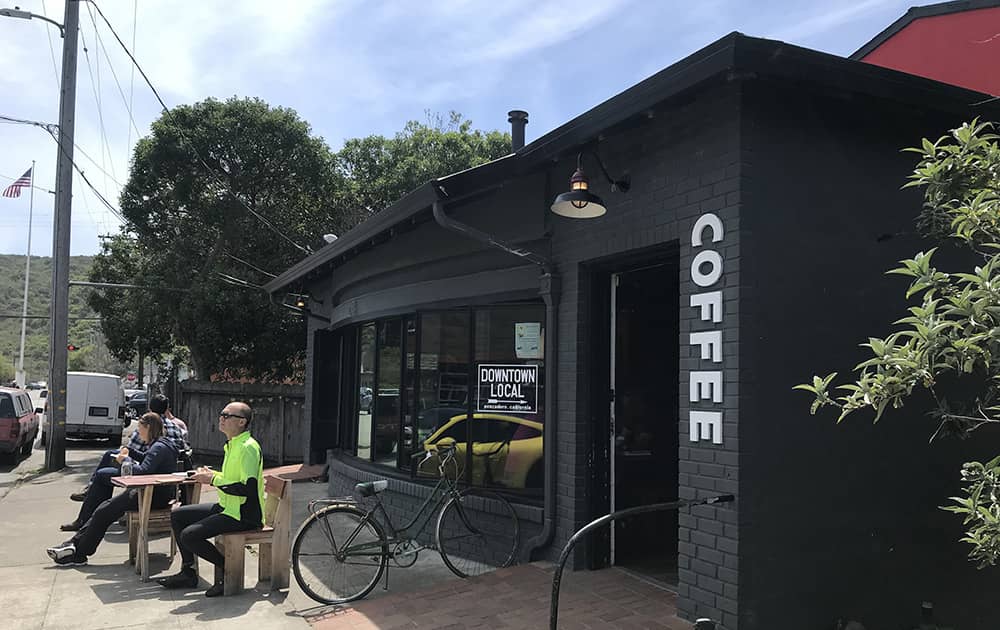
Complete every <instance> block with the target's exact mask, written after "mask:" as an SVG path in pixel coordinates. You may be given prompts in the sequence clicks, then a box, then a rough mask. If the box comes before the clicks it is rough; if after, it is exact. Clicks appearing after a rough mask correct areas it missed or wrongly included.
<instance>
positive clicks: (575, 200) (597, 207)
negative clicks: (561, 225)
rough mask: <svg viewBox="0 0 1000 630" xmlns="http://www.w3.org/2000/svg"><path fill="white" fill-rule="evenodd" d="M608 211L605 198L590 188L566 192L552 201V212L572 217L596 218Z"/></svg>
mask: <svg viewBox="0 0 1000 630" xmlns="http://www.w3.org/2000/svg"><path fill="white" fill-rule="evenodd" d="M607 211H608V208H607V206H605V205H604V200H603V199H601V198H600V197H598V196H597V195H595V194H594V193H592V192H590V191H589V190H571V191H569V192H564V193H563V194H561V195H559V196H558V197H556V200H555V201H553V202H552V212H554V213H556V214H558V215H559V216H562V217H568V218H570V219H594V218H597V217H599V216H602V215H604V213H606V212H607Z"/></svg>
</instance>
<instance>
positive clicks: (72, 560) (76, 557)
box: [56, 551, 87, 567]
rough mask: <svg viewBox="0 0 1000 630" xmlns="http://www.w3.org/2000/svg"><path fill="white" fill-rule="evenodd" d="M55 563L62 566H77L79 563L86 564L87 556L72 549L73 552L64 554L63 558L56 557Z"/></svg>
mask: <svg viewBox="0 0 1000 630" xmlns="http://www.w3.org/2000/svg"><path fill="white" fill-rule="evenodd" d="M56 564H58V565H61V566H64V567H71V566H77V565H81V564H87V556H85V555H83V554H82V553H76V552H75V551H74V552H73V553H71V554H70V555H68V556H66V557H64V558H57V559H56Z"/></svg>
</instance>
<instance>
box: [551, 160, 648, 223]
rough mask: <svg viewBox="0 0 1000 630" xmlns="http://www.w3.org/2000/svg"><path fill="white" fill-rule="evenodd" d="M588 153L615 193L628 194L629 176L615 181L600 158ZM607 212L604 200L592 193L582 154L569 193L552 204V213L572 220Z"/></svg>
mask: <svg viewBox="0 0 1000 630" xmlns="http://www.w3.org/2000/svg"><path fill="white" fill-rule="evenodd" d="M588 153H589V154H590V155H591V156H593V158H594V160H596V161H597V165H598V166H599V167H600V168H601V173H603V174H604V177H605V179H607V180H608V183H609V184H611V190H612V191H613V192H628V189H629V188H630V187H631V180H630V179H629V176H628V175H627V174H626V175H624V176H622V178H621V179H614V178H613V177H611V174H610V173H608V169H607V168H605V167H604V162H602V161H601V158H600V156H599V155H597V153H594V152H593V151H588ZM607 211H608V207H607V206H606V205H605V204H604V200H603V199H601V198H600V197H598V196H597V195H595V194H594V193H592V192H590V179H588V178H587V175H586V173H584V172H583V153H580V154H578V155H577V156H576V171H575V172H574V173H573V176H572V177H570V179H569V191H568V192H564V193H562V194H561V195H559V196H558V197H556V199H555V201H553V202H552V212H554V213H556V214H558V215H559V216H563V217H569V218H571V219H593V218H595V217H599V216H602V215H603V214H604V213H606V212H607Z"/></svg>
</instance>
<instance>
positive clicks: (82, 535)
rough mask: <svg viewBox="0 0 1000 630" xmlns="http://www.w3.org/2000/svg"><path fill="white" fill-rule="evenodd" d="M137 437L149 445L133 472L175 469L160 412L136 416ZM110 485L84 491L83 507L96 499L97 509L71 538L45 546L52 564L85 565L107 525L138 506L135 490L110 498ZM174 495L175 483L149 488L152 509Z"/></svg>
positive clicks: (122, 457) (159, 471)
mask: <svg viewBox="0 0 1000 630" xmlns="http://www.w3.org/2000/svg"><path fill="white" fill-rule="evenodd" d="M138 430H139V437H140V439H141V440H142V441H143V442H144V443H145V444H148V445H149V448H148V449H147V450H146V454H145V456H143V458H142V462H141V463H140V464H139V465H138V466H136V467H135V469H134V470H133V472H132V474H134V475H156V474H163V473H172V472H174V471H175V470H176V469H177V449H176V448H175V447H174V445H173V442H171V441H170V440H169V439H167V438H166V437H164V435H163V420H162V419H161V418H160V415H159V414H157V413H154V412H152V411H150V412H149V413H146V414H144V415H143V416H142V418H140V419H139V429H138ZM122 451H125V453H124V454H122V455H120V456H119V457H121V459H124V458H125V457H126V456H127V454H128V453H127V449H122ZM112 491H113V490H112V488H111V487H110V485H108V486H105V485H104V484H94V485H92V486H91V487H90V488H89V489H88V490H87V500H86V501H84V503H83V505H84V507H87V506H88V505H89V504H92V503H94V502H95V501H96V502H98V506H97V509H96V510H94V511H93V515H88V519H87V520H86V522H85V523H84V524H83V526H82V527H81V528H80V530H79V531H77V532H76V534H74V535H73V537H72V538H70V539H69V540H67V541H66V542H64V543H62V544H61V545H56V546H55V547H49V548H48V549H47V550H46V553H48V554H49V557H50V558H52V559H53V560H55V562H56V564H64V565H70V564H86V563H87V556H92V555H94V552H95V551H97V545H99V544H100V543H101V540H103V539H104V533H105V532H107V531H108V526H110V525H111V523H114V522H115V521H117V520H118V519H119V518H121V517H122V516H123V515H124V514H125V512H129V511H135V510H138V509H139V496H138V495H139V491H138V490H136V489H131V490H128V491H126V492H123V493H121V494H119V495H118V496H117V497H115V498H113V499H112V498H111V494H112ZM176 494H177V486H174V485H167V486H161V487H158V488H154V489H153V509H163V508H165V507H167V505H168V504H169V503H170V500H171V499H173V498H174V497H175V496H176Z"/></svg>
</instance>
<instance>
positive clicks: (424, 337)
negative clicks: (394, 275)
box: [417, 310, 470, 470]
mask: <svg viewBox="0 0 1000 630" xmlns="http://www.w3.org/2000/svg"><path fill="white" fill-rule="evenodd" d="M469 325H470V321H469V312H468V311H464V310H463V311H444V312H437V313H424V314H422V315H421V317H420V363H419V366H420V370H419V374H420V376H419V383H420V384H419V388H418V391H419V393H418V403H417V444H418V445H421V446H420V448H423V445H424V444H425V443H427V444H436V443H437V441H438V440H439V439H440V438H441V437H444V432H445V431H447V432H448V435H449V437H450V436H451V435H452V434H454V433H455V432H456V431H458V429H456V428H455V425H456V424H458V423H460V422H461V420H462V419H463V418H464V417H465V414H466V412H467V411H468V402H469V401H468V397H469ZM461 426H463V427H464V424H462V425H461ZM465 440H466V438H465V436H464V435H463V436H461V439H460V440H459V441H461V442H463V443H464V442H465ZM430 469H431V468H428V470H430Z"/></svg>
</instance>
